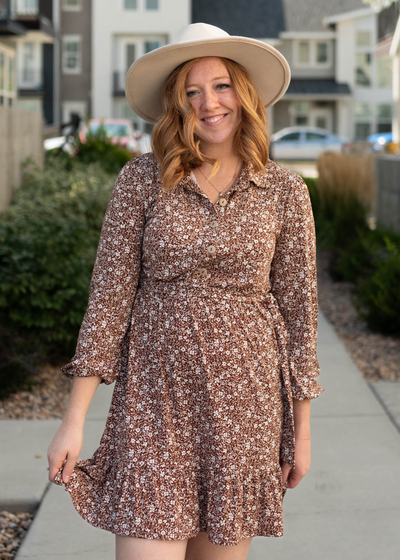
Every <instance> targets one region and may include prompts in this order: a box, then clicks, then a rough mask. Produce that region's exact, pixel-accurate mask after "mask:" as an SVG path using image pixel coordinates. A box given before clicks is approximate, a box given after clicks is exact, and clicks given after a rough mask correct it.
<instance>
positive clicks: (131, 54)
mask: <svg viewBox="0 0 400 560" xmlns="http://www.w3.org/2000/svg"><path fill="white" fill-rule="evenodd" d="M125 48H126V70H127V71H128V70H129V68H130V67H131V66H132V64H133V63H134V62H135V60H136V54H135V53H136V45H132V44H128V45H126V47H125Z"/></svg>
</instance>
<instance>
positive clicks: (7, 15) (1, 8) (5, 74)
mask: <svg viewBox="0 0 400 560" xmlns="http://www.w3.org/2000/svg"><path fill="white" fill-rule="evenodd" d="M24 35H26V29H25V27H24V26H23V25H21V24H20V23H18V22H16V21H15V20H14V19H12V13H11V6H10V2H9V0H0V107H9V108H12V107H15V106H16V101H17V76H16V59H17V43H16V39H18V37H22V36H24Z"/></svg>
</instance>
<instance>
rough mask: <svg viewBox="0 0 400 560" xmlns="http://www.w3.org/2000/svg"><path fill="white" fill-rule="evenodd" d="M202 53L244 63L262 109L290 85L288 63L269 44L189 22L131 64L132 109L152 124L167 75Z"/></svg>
mask: <svg viewBox="0 0 400 560" xmlns="http://www.w3.org/2000/svg"><path fill="white" fill-rule="evenodd" d="M204 56H216V57H224V58H229V59H230V60H233V61H235V62H238V63H239V64H241V65H242V66H244V68H245V69H246V70H247V72H248V73H249V75H250V77H251V79H252V81H253V84H254V87H255V88H256V90H257V92H258V94H259V96H260V98H261V100H262V102H263V103H264V106H265V108H267V107H270V106H271V105H273V104H274V103H276V102H277V101H278V100H279V99H280V98H281V97H282V95H283V94H284V93H285V91H286V90H287V88H288V86H289V82H290V68H289V64H288V62H287V60H286V58H285V57H284V56H283V55H282V54H281V53H280V52H279V51H277V50H276V49H274V48H273V47H271V45H268V44H267V43H264V42H263V41H259V40H257V39H249V38H247V37H238V36H234V35H229V34H228V33H226V32H225V31H223V30H222V29H220V28H219V27H215V26H214V25H209V24H207V23H192V24H191V25H189V26H188V27H187V28H186V30H185V32H184V34H183V35H182V37H181V38H180V39H179V41H178V42H177V43H172V44H170V45H166V46H164V47H159V48H158V49H155V50H153V51H151V52H149V53H147V54H145V55H143V56H142V57H140V58H138V60H136V62H134V63H133V64H132V65H131V67H130V68H129V70H128V72H127V74H126V79H125V93H126V97H127V99H128V102H129V105H130V106H131V108H132V109H133V111H134V112H135V113H136V114H137V115H139V117H142V119H144V120H146V121H148V122H150V123H155V122H156V121H157V119H158V118H159V117H160V116H161V113H162V90H163V87H164V84H165V82H166V80H167V78H168V76H169V75H170V74H171V72H172V71H173V70H174V69H175V68H176V67H177V66H179V65H180V64H182V63H183V62H187V61H188V60H192V59H193V58H199V57H204Z"/></svg>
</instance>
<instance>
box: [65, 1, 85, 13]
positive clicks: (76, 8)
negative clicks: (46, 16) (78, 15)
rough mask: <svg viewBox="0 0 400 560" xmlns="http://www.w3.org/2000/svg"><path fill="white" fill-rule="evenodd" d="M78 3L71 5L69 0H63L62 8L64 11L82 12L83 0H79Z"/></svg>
mask: <svg viewBox="0 0 400 560" xmlns="http://www.w3.org/2000/svg"><path fill="white" fill-rule="evenodd" d="M77 2H78V4H77V5H76V6H69V5H68V4H67V0H62V10H63V12H81V11H82V0H77Z"/></svg>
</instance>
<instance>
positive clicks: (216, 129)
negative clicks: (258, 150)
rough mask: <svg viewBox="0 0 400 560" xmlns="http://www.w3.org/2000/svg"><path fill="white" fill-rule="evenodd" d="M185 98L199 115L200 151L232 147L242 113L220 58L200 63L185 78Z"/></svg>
mask: <svg viewBox="0 0 400 560" xmlns="http://www.w3.org/2000/svg"><path fill="white" fill-rule="evenodd" d="M185 88H186V95H187V97H188V98H189V100H190V103H191V104H192V107H193V109H194V111H195V115H196V124H195V129H194V131H195V133H196V135H197V136H198V137H199V138H200V145H201V148H202V149H203V150H204V149H207V148H211V147H213V146H214V147H216V145H219V146H221V145H226V146H229V145H232V143H233V138H234V135H235V132H236V130H237V129H238V127H239V124H240V121H241V118H242V110H241V105H240V102H239V99H238V97H237V95H236V92H235V90H234V87H233V83H232V80H231V78H230V76H229V72H228V70H227V69H226V67H225V65H224V63H223V62H222V60H220V59H219V58H214V57H206V58H202V59H201V60H199V61H197V62H196V63H195V64H194V66H193V67H192V68H191V69H190V71H189V73H188V75H187V77H186V83H185Z"/></svg>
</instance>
